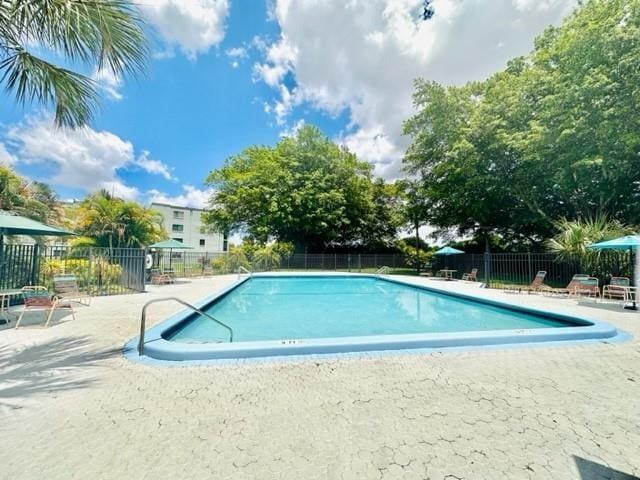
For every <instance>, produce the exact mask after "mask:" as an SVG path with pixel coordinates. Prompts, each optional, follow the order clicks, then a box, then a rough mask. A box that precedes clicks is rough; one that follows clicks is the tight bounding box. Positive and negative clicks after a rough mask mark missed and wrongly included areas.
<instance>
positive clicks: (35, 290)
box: [16, 285, 76, 328]
mask: <svg viewBox="0 0 640 480" xmlns="http://www.w3.org/2000/svg"><path fill="white" fill-rule="evenodd" d="M22 294H23V296H24V305H23V307H22V312H21V313H20V317H18V321H17V322H16V328H18V327H19V326H20V322H21V321H22V317H23V316H24V314H25V312H27V311H31V310H40V311H42V312H44V314H45V318H46V322H45V324H44V326H45V327H48V326H49V323H51V317H52V316H53V312H54V310H57V309H59V308H68V309H69V310H71V317H72V318H73V319H74V320H75V319H76V315H75V312H74V311H73V306H71V302H69V301H67V302H66V303H62V301H63V299H61V298H59V297H57V296H55V295H51V294H50V293H49V291H48V290H47V287H43V286H41V285H29V286H26V287H22ZM47 312H49V314H48V315H47Z"/></svg>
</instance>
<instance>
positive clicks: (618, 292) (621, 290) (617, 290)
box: [602, 277, 631, 302]
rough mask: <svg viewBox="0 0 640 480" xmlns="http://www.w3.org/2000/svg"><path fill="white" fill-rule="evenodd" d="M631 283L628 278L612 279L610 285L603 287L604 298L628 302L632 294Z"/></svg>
mask: <svg viewBox="0 0 640 480" xmlns="http://www.w3.org/2000/svg"><path fill="white" fill-rule="evenodd" d="M630 286H631V283H630V282H629V279H628V278H627V277H611V282H610V283H609V285H605V286H604V287H602V298H609V299H611V300H622V301H623V302H626V301H627V300H628V299H629V297H630V294H631V289H630V288H629V287H630Z"/></svg>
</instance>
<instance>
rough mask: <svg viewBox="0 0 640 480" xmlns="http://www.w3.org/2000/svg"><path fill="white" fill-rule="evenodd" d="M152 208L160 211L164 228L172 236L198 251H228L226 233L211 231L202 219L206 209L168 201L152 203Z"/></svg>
mask: <svg viewBox="0 0 640 480" xmlns="http://www.w3.org/2000/svg"><path fill="white" fill-rule="evenodd" d="M151 208H153V209H154V210H156V211H158V212H160V213H161V214H162V217H163V223H164V228H165V229H166V231H167V233H168V234H169V237H170V238H173V239H174V240H177V241H179V242H182V243H184V244H185V245H189V246H190V247H193V248H194V250H191V251H196V252H198V251H199V252H226V251H227V244H228V239H227V235H226V234H222V233H218V232H209V231H208V230H207V229H206V228H205V227H204V225H203V223H202V221H201V218H200V217H201V215H202V214H203V213H204V210H202V209H199V208H190V207H180V206H178V205H169V204H166V203H152V204H151Z"/></svg>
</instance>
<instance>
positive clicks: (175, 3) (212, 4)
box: [139, 0, 229, 59]
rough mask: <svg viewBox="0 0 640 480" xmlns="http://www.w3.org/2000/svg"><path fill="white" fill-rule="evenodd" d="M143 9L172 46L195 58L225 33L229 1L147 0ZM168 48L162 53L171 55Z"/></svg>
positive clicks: (152, 23)
mask: <svg viewBox="0 0 640 480" xmlns="http://www.w3.org/2000/svg"><path fill="white" fill-rule="evenodd" d="M139 8H140V10H141V12H142V14H143V15H144V17H145V18H146V20H147V21H148V22H149V23H150V24H151V25H153V27H154V28H155V30H156V31H157V32H158V33H159V35H160V37H161V38H162V39H163V40H164V42H166V43H167V44H168V45H169V47H172V46H177V47H179V48H180V50H181V51H182V52H183V53H184V54H185V55H187V57H189V58H191V59H195V58H196V57H197V56H198V55H199V54H201V53H206V52H207V51H208V50H209V49H210V48H211V47H213V46H216V45H218V44H219V43H220V42H221V41H222V39H223V38H224V34H225V19H226V17H227V15H228V13H229V2H228V0H146V1H144V2H140V4H139ZM167 55H168V51H165V52H162V53H161V54H160V56H167Z"/></svg>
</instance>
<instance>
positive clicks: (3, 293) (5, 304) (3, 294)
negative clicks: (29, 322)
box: [0, 288, 22, 324]
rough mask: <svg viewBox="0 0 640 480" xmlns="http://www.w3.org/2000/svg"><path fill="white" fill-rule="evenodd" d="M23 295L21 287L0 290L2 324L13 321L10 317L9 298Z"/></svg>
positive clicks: (0, 317) (0, 319)
mask: <svg viewBox="0 0 640 480" xmlns="http://www.w3.org/2000/svg"><path fill="white" fill-rule="evenodd" d="M21 295H22V290H20V289H15V288H13V289H5V290H0V322H1V323H2V324H7V323H11V319H10V318H9V300H10V299H11V297H18V296H21Z"/></svg>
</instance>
